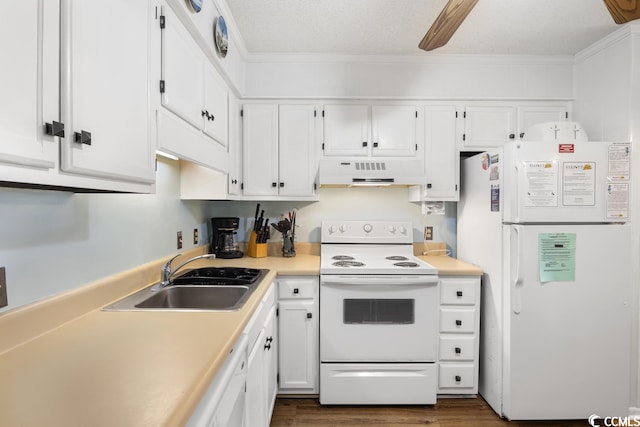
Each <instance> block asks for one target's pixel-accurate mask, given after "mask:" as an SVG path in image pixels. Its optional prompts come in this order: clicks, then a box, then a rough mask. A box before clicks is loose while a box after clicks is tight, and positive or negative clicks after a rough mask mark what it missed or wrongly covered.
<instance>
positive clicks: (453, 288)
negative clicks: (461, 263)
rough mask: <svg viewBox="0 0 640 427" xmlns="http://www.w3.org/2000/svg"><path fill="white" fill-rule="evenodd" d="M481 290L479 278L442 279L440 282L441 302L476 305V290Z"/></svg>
mask: <svg viewBox="0 0 640 427" xmlns="http://www.w3.org/2000/svg"><path fill="white" fill-rule="evenodd" d="M479 290H480V288H479V283H478V279H475V278H474V279H471V278H470V279H455V280H442V282H441V284H440V303H441V304H457V305H474V304H475V303H476V292H478V291H479Z"/></svg>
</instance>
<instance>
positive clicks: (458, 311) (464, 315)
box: [440, 308, 476, 333]
mask: <svg viewBox="0 0 640 427" xmlns="http://www.w3.org/2000/svg"><path fill="white" fill-rule="evenodd" d="M475 320H476V310H475V308H440V332H453V333H473V332H474V331H475V328H476V324H475V323H476V322H475Z"/></svg>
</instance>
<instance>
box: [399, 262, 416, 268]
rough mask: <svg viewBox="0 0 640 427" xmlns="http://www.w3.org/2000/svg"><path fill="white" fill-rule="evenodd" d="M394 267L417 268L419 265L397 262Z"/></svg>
mask: <svg viewBox="0 0 640 427" xmlns="http://www.w3.org/2000/svg"><path fill="white" fill-rule="evenodd" d="M393 265H395V266H397V267H417V266H418V263H417V262H395V263H393Z"/></svg>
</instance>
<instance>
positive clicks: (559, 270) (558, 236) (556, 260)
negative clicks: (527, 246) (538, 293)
mask: <svg viewBox="0 0 640 427" xmlns="http://www.w3.org/2000/svg"><path fill="white" fill-rule="evenodd" d="M538 260H539V265H540V283H544V282H573V281H575V280H576V234H575V233H540V234H538Z"/></svg>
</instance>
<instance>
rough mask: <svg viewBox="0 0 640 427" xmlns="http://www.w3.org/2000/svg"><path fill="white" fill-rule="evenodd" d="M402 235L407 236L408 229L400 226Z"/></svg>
mask: <svg viewBox="0 0 640 427" xmlns="http://www.w3.org/2000/svg"><path fill="white" fill-rule="evenodd" d="M400 234H402V235H405V236H406V235H407V229H406V228H405V227H403V226H400Z"/></svg>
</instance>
